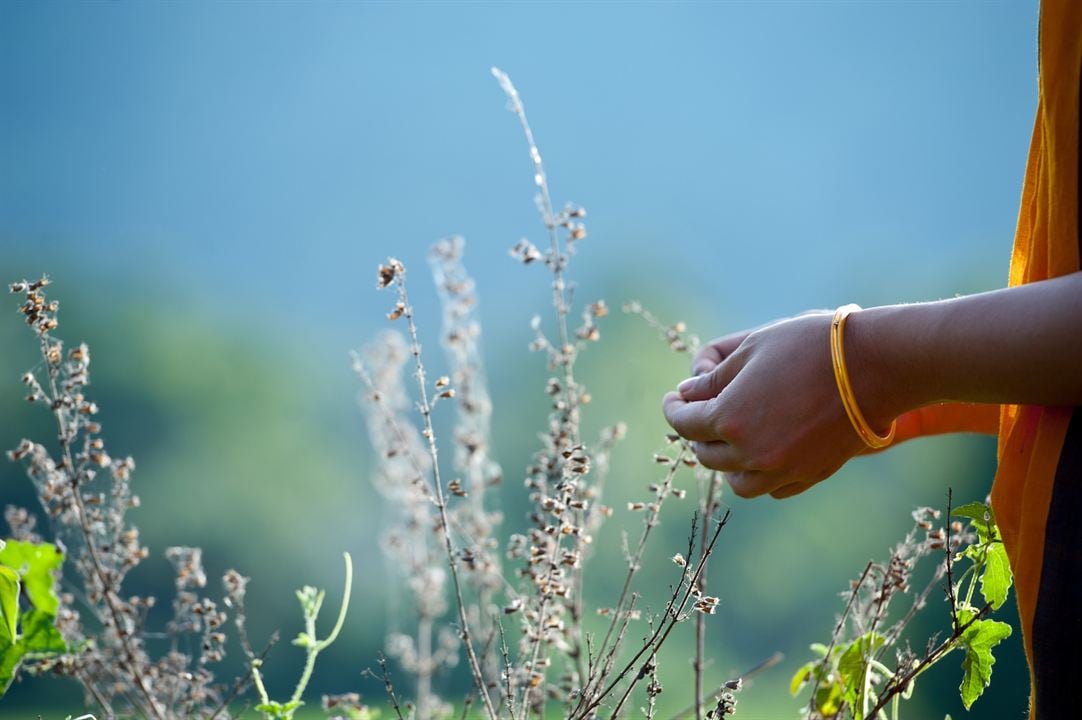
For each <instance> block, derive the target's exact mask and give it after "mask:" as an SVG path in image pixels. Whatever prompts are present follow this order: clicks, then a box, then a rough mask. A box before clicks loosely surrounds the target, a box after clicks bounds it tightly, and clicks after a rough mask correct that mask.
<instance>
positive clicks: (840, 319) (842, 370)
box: [830, 304, 898, 449]
mask: <svg viewBox="0 0 1082 720" xmlns="http://www.w3.org/2000/svg"><path fill="white" fill-rule="evenodd" d="M855 310H860V306H859V305H853V304H850V305H842V306H841V307H840V308H838V309H837V310H835V311H834V320H832V321H831V323H830V360H831V362H832V363H833V365H834V379H835V380H836V381H837V383H838V394H839V395H840V396H841V399H842V406H843V407H845V414H846V415H848V416H849V422H851V423H852V424H853V429H854V430H856V431H857V435H859V436H860V439H861V440H863V441H864V444H865V445H867V446H868V447H870V448H872V449H879V448H885V447H886V446H887V445H890V444H891V443H892V442H894V431H895V430H897V429H898V421H897V420H892V421H891V423H890V430H888V431H887V434H886V435H877V434H876V432H875V430H872V427H871V425H869V424H868V421H867V420H865V419H864V415H863V414H862V413H861V412H860V407H859V406H858V405H857V396H856V394H855V393H854V392H853V384H852V382H850V380H849V369H848V368H847V367H846V365H845V320H846V318H848V317H849V314H850V313H852V312H853V311H855Z"/></svg>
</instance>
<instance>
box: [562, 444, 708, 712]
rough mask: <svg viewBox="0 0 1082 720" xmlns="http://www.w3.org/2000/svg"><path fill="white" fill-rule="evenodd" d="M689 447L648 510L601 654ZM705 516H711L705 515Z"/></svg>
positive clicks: (596, 681)
mask: <svg viewBox="0 0 1082 720" xmlns="http://www.w3.org/2000/svg"><path fill="white" fill-rule="evenodd" d="M687 452H688V450H687V447H685V446H681V448H680V452H679V454H678V455H677V456H676V459H675V460H674V461H672V463H670V465H669V469H668V471H667V472H666V473H665V479H664V480H663V481H662V483H661V489H662V490H661V492H659V497H658V502H657V503H655V505H654V507H652V508H651V509H650V510H648V511H647V513H648V515H647V517H646V521H645V522H644V523H643V529H642V533H641V534H640V535H639V542H638V545H637V546H636V548H635V553H634V554H633V555H630V556H629V557H628V568H627V574H626V575H625V576H624V584H623V587H622V588H621V589H620V595H619V597H618V599H617V600H616V606H615V607H614V608H613V615H612V620H610V621H609V626H608V628H607V629H606V630H605V636H604V638H603V639H602V640H601V645H600V646H599V647H598V650H597V654H598V655H599V656H601V655H604V654H605V651H606V650H608V648H609V641H610V640H611V639H612V636H613V632H614V631H615V629H616V625H617V623H618V622H619V620H620V617H621V615H623V614H624V603H625V602H627V598H628V592H629V591H630V590H631V583H632V581H633V580H634V579H635V575H636V574H637V573H638V572H639V568H641V567H642V555H643V551H644V550H645V548H646V542H647V540H649V539H650V532H651V530H653V529H654V526H656V525H657V517H658V515H659V514H660V512H661V504H662V502H664V500H665V497H666V496H667V495H668V492H667V489H668V488H670V487H671V486H672V481H673V478H674V477H675V476H676V471H677V470H679V469H680V464H681V463H682V462H683V461H684V458H685V457H687ZM703 517H709V516H708V515H704V516H703ZM705 542H706V534H705V533H703V543H704V549H705ZM603 675H604V673H599V674H598V676H597V677H590V678H587V681H586V685H584V686H583V688H582V696H583V697H588V695H589V691H590V690H591V684H600V682H601V681H602V679H603Z"/></svg>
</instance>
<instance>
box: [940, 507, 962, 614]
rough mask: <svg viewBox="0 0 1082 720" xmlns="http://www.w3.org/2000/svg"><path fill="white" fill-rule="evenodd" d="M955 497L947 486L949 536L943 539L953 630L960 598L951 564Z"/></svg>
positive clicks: (947, 529) (944, 521)
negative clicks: (953, 501) (952, 505)
mask: <svg viewBox="0 0 1082 720" xmlns="http://www.w3.org/2000/svg"><path fill="white" fill-rule="evenodd" d="M953 499H954V491H953V490H952V488H950V487H948V488H947V516H946V517H945V518H944V519H943V523H944V525H945V526H946V528H945V529H946V534H947V537H946V538H945V539H944V541H943V549H944V552H945V553H946V555H947V561H946V564H947V599H948V600H949V601H950V606H951V628H952V629H953V630H957V629H958V599H957V598H955V597H954V575H953V574H952V572H951V565H952V564H953V560H954V550H953V549H951V501H952V500H953Z"/></svg>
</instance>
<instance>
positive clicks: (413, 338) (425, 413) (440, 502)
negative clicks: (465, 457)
mask: <svg viewBox="0 0 1082 720" xmlns="http://www.w3.org/2000/svg"><path fill="white" fill-rule="evenodd" d="M399 267H400V268H401V269H400V271H399V272H398V274H397V275H396V277H395V283H396V285H397V287H398V296H399V299H400V301H401V302H402V304H403V306H404V308H403V313H402V314H403V315H404V316H405V318H406V325H407V326H408V328H409V334H410V352H411V353H412V354H413V361H414V369H415V375H416V379H417V389H418V392H419V393H420V395H421V402H420V410H421V417H422V418H423V420H424V433H423V434H424V436H425V439H426V440H428V453H429V456H430V457H431V459H432V484H433V486H434V487H433V489H434V490H435V494H436V508H437V509H438V510H439V514H440V525H441V528H442V533H443V543H444V548H445V549H446V551H447V562H448V564H449V565H450V568H451V579H452V581H453V584H454V587H455V602H456V604H457V607H458V620H459V624H460V626H461V630H462V643H463V645H465V647H466V657H467V659H468V660H469V665H470V671H471V672H472V673H473V679H474V682H475V683H476V684H477V690H478V693H479V694H480V695H481V701H482V703H483V704H484V706H485V711H486V712H487V713H488V716H489V720H497V718H498V716H497V714H496V709H495V708H494V707H493V706H492V700H491V698H489V696H488V688H487V687H486V685H485V677H484V674H483V673H482V672H481V665H480V663H479V662H478V661H477V654H476V653H475V652H474V649H473V640H472V638H471V636H470V626H469V619H468V618H467V617H466V602H465V600H464V599H463V596H462V582H461V580H460V578H459V575H458V560H457V558H456V554H455V549H454V545H453V543H452V540H451V527H450V521H449V520H448V518H447V502H446V500H445V499H444V494H443V481H442V480H441V478H440V463H439V449H438V448H437V447H436V433H435V431H434V430H433V428H432V406H431V405H430V404H429V401H428V387H427V385H426V382H425V368H424V363H422V362H421V344H420V342H418V340H417V325H416V323H414V320H413V307H412V306H411V305H410V302H409V296H408V295H407V294H406V277H405V276H406V270H405V268H404V267H401V266H399Z"/></svg>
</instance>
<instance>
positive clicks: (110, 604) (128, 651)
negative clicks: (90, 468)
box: [41, 336, 165, 720]
mask: <svg viewBox="0 0 1082 720" xmlns="http://www.w3.org/2000/svg"><path fill="white" fill-rule="evenodd" d="M41 352H42V357H44V358H45V359H46V364H47V365H48V368H49V372H48V376H49V389H50V390H51V391H52V397H53V399H54V401H55V400H56V399H57V398H59V397H60V392H59V390H58V389H57V386H56V373H57V368H56V367H54V365H53V364H52V363H48V355H49V340H48V336H45V337H43V338H42V341H41ZM63 412H64V411H63V409H57V410H56V411H54V413H53V416H54V417H55V418H56V424H57V429H58V431H59V433H60V437H61V438H62V439H63V440H62V442H61V443H60V444H61V447H62V448H63V452H64V460H65V461H66V463H67V465H66V467H67V469H68V470H69V471H70V472H71V473H72V475H71V494H72V497H73V498H74V499H75V507H76V509H77V516H78V518H79V528H80V530H82V533H83V538H84V539H85V540H86V550H87V555H88V556H89V557H90V564H91V566H92V567H93V568H94V574H95V575H97V578H98V582H100V583H101V587H102V596H103V597H104V598H105V605H106V607H107V608H108V610H109V614H110V616H111V617H112V621H113V628H114V629H115V631H116V635H117V638H118V639H119V640H120V646H121V648H123V650H124V654H125V656H126V657H127V670H128V675H129V676H131V679H132V682H134V683H135V686H136V687H137V688H138V689H139V692H140V693H141V694H142V696H143V697H144V698H145V699H146V701H147V703H149V706H150V713H151V714H152V715H153V716H154V717H155V718H158V720H164V717H165V716H164V715H163V714H162V710H161V708H159V707H158V701H157V700H156V699H155V697H154V696H153V695H152V694H151V692H150V689H149V688H147V686H146V683H144V682H143V676H142V675H141V674H139V671H138V667H137V664H138V663H137V661H136V658H135V651H134V650H133V649H132V646H131V643H130V638H129V637H128V633H127V632H126V631H125V629H124V623H123V622H122V618H121V615H122V613H121V612H120V609H119V608H118V607H117V606H116V593H115V591H114V590H113V587H112V582H111V581H110V575H109V573H106V571H105V568H104V567H103V565H102V562H101V558H100V557H99V556H98V551H97V547H96V546H95V544H94V536H93V532H92V531H91V529H90V526H89V524H88V523H87V521H86V505H85V504H84V503H83V494H82V492H80V490H79V475H80V473H81V472H82V470H81V469H80V468H78V467H76V465H75V463H74V461H73V459H72V455H71V440H73V439H74V437H69V436H68V433H67V429H66V428H65V425H64V417H63Z"/></svg>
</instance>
